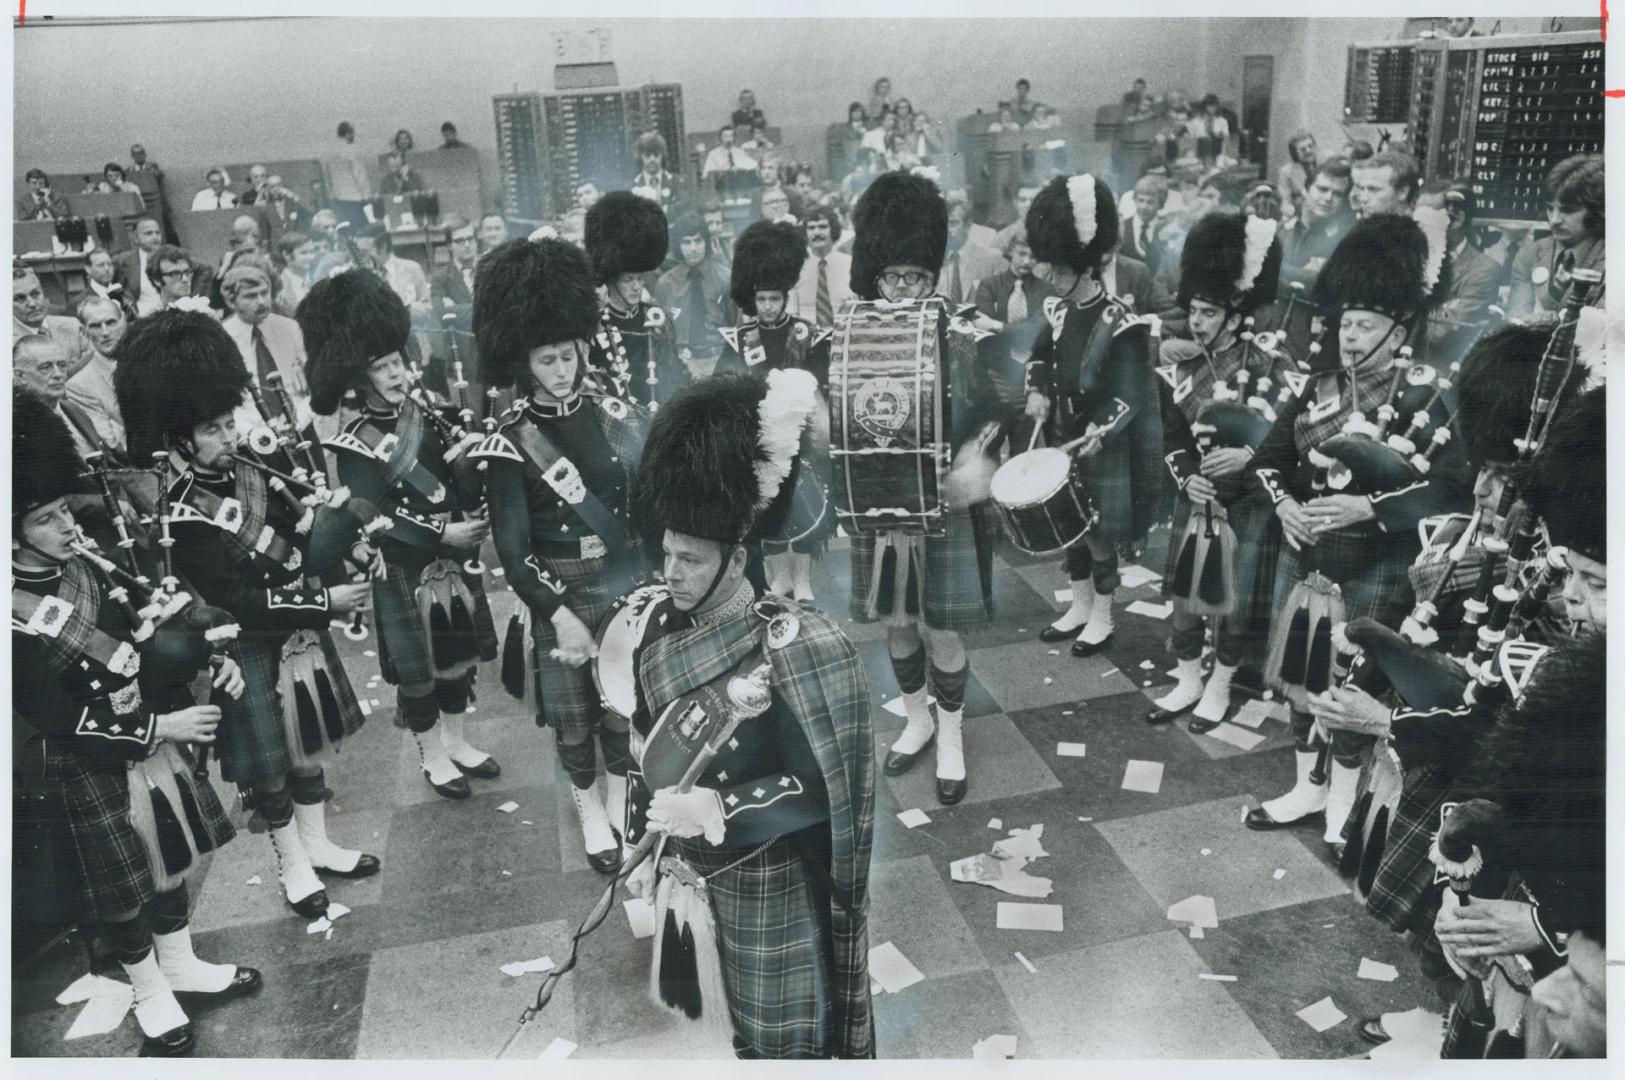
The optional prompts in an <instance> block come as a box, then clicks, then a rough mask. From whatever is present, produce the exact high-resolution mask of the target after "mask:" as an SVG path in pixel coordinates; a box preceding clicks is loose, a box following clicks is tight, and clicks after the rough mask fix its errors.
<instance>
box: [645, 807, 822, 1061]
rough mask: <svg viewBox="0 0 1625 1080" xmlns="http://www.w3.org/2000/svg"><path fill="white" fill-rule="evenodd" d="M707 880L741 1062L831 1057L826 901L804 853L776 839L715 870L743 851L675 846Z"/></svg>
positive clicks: (680, 842) (688, 843) (689, 843)
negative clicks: (816, 886) (738, 863)
mask: <svg viewBox="0 0 1625 1080" xmlns="http://www.w3.org/2000/svg"><path fill="white" fill-rule="evenodd" d="M671 844H672V846H673V847H674V848H675V849H676V852H677V853H678V854H680V855H681V856H682V857H683V859H684V861H686V862H687V863H688V864H689V865H690V866H692V867H693V868H694V869H695V870H696V871H698V872H699V873H700V874H701V875H702V876H705V877H706V878H707V881H706V894H707V896H708V897H709V899H710V902H711V911H712V914H713V916H714V917H715V919H716V928H717V949H718V952H719V953H720V954H721V959H722V980H723V984H724V985H725V986H726V987H727V991H728V1006H729V1010H730V1012H731V1013H732V1014H733V1027H734V1045H735V1047H736V1049H738V1051H739V1054H740V1056H741V1057H749V1058H818V1057H830V1056H832V1054H833V1051H834V1047H833V1046H832V1045H831V1043H832V1040H833V1034H834V1032H833V1026H834V1025H833V1023H832V1020H831V1016H832V1013H831V1009H832V1004H831V993H830V956H831V934H830V929H829V926H828V918H829V917H828V911H829V905H828V903H827V902H820V900H819V897H818V895H817V891H816V890H815V888H814V884H813V880H812V875H811V873H810V872H809V870H808V866H807V863H806V861H805V860H804V859H803V857H802V853H801V849H800V847H799V845H798V844H797V842H796V841H795V840H793V839H786V838H783V837H781V838H779V839H778V840H775V841H774V842H773V843H771V844H770V845H768V847H767V848H766V849H765V850H764V851H763V852H762V853H761V854H759V855H755V856H753V857H751V858H749V859H747V860H746V861H745V862H743V863H741V864H740V865H738V866H735V867H733V868H732V869H729V870H726V871H724V872H722V873H719V874H717V876H716V877H715V878H711V877H710V876H709V875H711V874H713V873H717V871H721V870H723V868H724V867H726V866H728V864H729V863H731V862H733V861H734V860H736V859H738V858H740V857H741V856H742V855H743V854H744V852H742V851H741V850H740V849H738V848H714V847H712V846H711V845H709V844H706V843H704V842H703V841H692V840H677V839H673V840H672V841H671Z"/></svg>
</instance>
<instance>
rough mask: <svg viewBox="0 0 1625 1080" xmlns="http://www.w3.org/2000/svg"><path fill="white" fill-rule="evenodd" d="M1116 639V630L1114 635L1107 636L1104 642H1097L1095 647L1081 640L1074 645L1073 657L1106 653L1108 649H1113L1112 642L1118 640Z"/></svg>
mask: <svg viewBox="0 0 1625 1080" xmlns="http://www.w3.org/2000/svg"><path fill="white" fill-rule="evenodd" d="M1116 638H1117V632H1116V631H1115V630H1114V631H1113V632H1112V633H1110V634H1107V635H1106V637H1105V639H1104V640H1103V641H1098V642H1095V643H1094V644H1093V645H1091V644H1090V643H1089V642H1087V641H1084V640H1083V639H1081V638H1080V639H1078V640H1077V641H1074V642H1073V643H1072V655H1073V656H1093V655H1095V653H1098V652H1105V651H1106V650H1107V649H1109V648H1111V647H1112V642H1113V641H1114V640H1116Z"/></svg>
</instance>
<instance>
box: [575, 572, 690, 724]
mask: <svg viewBox="0 0 1625 1080" xmlns="http://www.w3.org/2000/svg"><path fill="white" fill-rule="evenodd" d="M670 595H671V591H670V590H669V589H667V588H666V586H664V585H645V586H644V587H643V588H641V589H633V590H632V591H631V592H629V593H627V594H626V595H625V596H623V597H621V598H620V599H619V600H616V601H615V603H614V604H613V605H612V606H611V607H610V609H609V614H607V615H605V616H604V621H603V622H602V623H601V624H600V625H599V627H598V655H597V656H595V657H593V660H592V682H593V685H594V686H596V687H597V688H598V697H599V698H600V699H601V700H602V701H603V703H604V708H606V709H608V710H609V711H610V712H612V713H614V714H615V715H616V716H619V717H620V718H621V719H623V720H631V719H632V713H633V712H634V711H636V709H637V706H638V670H637V652H638V647H639V646H640V645H642V644H643V635H644V633H645V632H646V631H647V630H648V628H649V621H650V619H652V618H653V616H654V613H655V610H656V609H657V608H658V607H659V606H660V604H661V601H663V600H665V599H666V598H667V597H669V596H670Z"/></svg>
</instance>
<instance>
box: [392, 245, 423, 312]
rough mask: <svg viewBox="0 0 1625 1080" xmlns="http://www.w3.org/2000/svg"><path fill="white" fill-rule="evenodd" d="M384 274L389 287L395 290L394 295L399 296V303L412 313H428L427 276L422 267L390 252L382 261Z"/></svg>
mask: <svg viewBox="0 0 1625 1080" xmlns="http://www.w3.org/2000/svg"><path fill="white" fill-rule="evenodd" d="M384 276H385V277H386V278H388V279H389V287H390V288H392V289H394V290H395V295H396V296H399V297H400V298H401V303H403V304H405V305H406V306H407V309H408V310H410V311H411V312H412V314H413V315H426V314H427V313H428V310H429V276H428V275H427V274H425V273H424V272H423V267H421V266H419V265H418V264H417V263H415V262H413V261H412V260H411V259H403V258H401V257H400V256H399V255H394V254H391V255H390V257H389V260H388V261H387V262H385V263H384ZM419 305H421V307H419Z"/></svg>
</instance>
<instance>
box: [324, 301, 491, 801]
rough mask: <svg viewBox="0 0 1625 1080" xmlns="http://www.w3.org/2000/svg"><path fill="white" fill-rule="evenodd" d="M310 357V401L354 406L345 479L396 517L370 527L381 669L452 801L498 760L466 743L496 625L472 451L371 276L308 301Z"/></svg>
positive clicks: (339, 455)
mask: <svg viewBox="0 0 1625 1080" xmlns="http://www.w3.org/2000/svg"><path fill="white" fill-rule="evenodd" d="M299 328H300V330H301V331H302V332H303V333H304V338H305V347H306V349H307V350H308V351H309V356H310V372H309V380H310V389H311V397H310V403H311V408H312V410H314V411H315V412H316V413H318V414H320V415H322V416H331V415H334V414H335V413H337V412H338V411H339V407H340V405H341V404H342V403H344V402H346V401H348V402H351V403H353V405H354V406H355V408H356V409H357V410H358V412H359V415H358V416H356V417H355V418H354V419H353V420H351V421H349V422H348V423H346V424H345V425H344V427H343V429H342V430H341V431H340V432H339V433H338V434H337V435H336V436H334V437H333V438H332V439H330V440H329V441H328V442H327V446H328V447H329V448H330V449H331V450H333V451H334V458H335V460H336V462H337V464H338V476H339V481H340V482H341V483H342V484H343V485H344V486H345V488H347V489H348V490H349V492H350V493H351V495H352V496H353V497H355V498H358V499H364V500H366V501H367V502H368V503H369V504H371V505H372V506H373V507H375V508H376V509H377V510H378V511H379V512H380V513H382V514H383V515H384V516H385V517H386V518H388V519H389V521H390V522H391V523H392V524H391V525H390V526H389V527H388V528H387V529H383V530H380V531H379V532H376V533H374V534H373V541H374V543H375V544H376V545H377V548H378V551H379V553H380V555H382V557H383V570H384V572H383V575H382V576H381V577H377V578H375V579H374V580H373V582H372V593H373V606H374V609H375V611H376V613H377V614H376V617H375V621H376V623H377V626H378V665H379V668H380V670H381V671H382V673H383V676H384V679H385V680H386V681H387V682H389V683H391V684H393V685H394V686H395V687H396V701H397V709H396V723H397V724H399V725H400V726H402V727H404V728H406V729H407V730H408V731H410V732H411V733H412V739H413V742H414V743H415V744H416V746H417V750H418V759H419V762H420V763H421V766H422V768H423V774H424V777H425V779H426V780H427V781H428V783H429V786H430V787H432V788H433V789H434V790H435V792H436V793H437V794H439V795H441V796H443V797H445V798H449V799H466V798H468V797H469V795H470V794H471V788H470V787H469V782H468V778H469V777H474V778H476V779H481V780H491V779H495V778H496V777H497V776H499V775H501V772H502V769H501V766H500V765H498V764H497V761H496V759H495V758H493V757H492V756H491V755H490V754H488V753H486V752H485V751H483V750H479V749H476V748H475V747H473V746H471V745H470V744H469V742H468V736H467V720H468V718H467V713H468V710H469V708H470V706H471V705H472V703H473V700H474V679H475V675H476V673H477V668H478V665H479V662H480V660H481V659H495V658H496V630H495V628H494V627H493V626H492V625H491V616H490V606H489V604H487V603H486V602H485V598H484V584H483V581H482V580H481V576H480V575H479V574H475V573H471V572H469V571H468V570H467V569H466V568H465V563H467V562H469V561H471V560H477V559H478V549H479V546H480V544H482V543H483V542H484V541H485V537H486V535H487V534H488V533H489V532H490V526H489V524H488V523H487V521H486V518H485V516H484V513H483V511H482V510H481V505H480V491H479V484H478V478H477V476H476V474H475V470H474V467H473V465H472V463H471V462H470V461H469V458H468V451H470V450H471V449H472V448H473V446H474V445H475V444H476V443H477V442H478V440H479V435H477V434H469V433H465V434H464V435H463V436H462V437H461V438H458V437H457V435H456V434H455V433H454V432H453V431H452V430H451V424H452V422H451V421H450V420H448V419H447V418H445V417H444V416H443V415H442V414H441V413H440V412H439V411H438V409H437V407H436V406H435V403H434V402H433V401H432V400H430V399H428V398H427V397H424V396H421V394H422V391H421V390H419V391H417V392H416V393H414V388H413V384H412V371H411V369H410V368H409V367H408V366H407V361H406V357H405V351H404V350H405V349H406V344H407V340H408V338H409V337H410V336H411V332H412V322H411V314H410V313H409V312H408V311H407V309H406V306H405V305H404V304H402V303H401V300H400V297H399V296H397V295H396V293H395V291H394V290H393V289H392V288H391V287H390V286H389V283H388V282H386V281H384V280H383V279H382V278H380V277H379V276H378V275H376V274H370V273H366V272H352V273H343V274H335V275H334V276H333V277H330V278H328V279H327V280H325V281H321V282H318V283H317V284H316V285H315V286H313V287H312V288H311V290H310V292H309V293H308V294H307V295H306V297H305V299H304V301H303V302H302V303H301V304H300V305H299Z"/></svg>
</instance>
